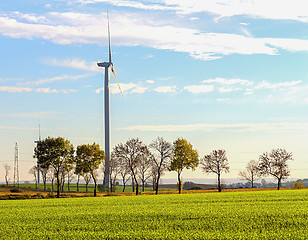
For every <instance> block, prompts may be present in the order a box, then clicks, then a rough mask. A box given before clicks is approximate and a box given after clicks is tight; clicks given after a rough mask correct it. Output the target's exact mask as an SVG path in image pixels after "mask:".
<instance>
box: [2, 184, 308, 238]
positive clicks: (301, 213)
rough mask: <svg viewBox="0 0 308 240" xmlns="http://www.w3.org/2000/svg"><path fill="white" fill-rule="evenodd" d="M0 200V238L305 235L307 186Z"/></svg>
mask: <svg viewBox="0 0 308 240" xmlns="http://www.w3.org/2000/svg"><path fill="white" fill-rule="evenodd" d="M0 202H1V204H0V222H1V224H0V239H104V238H108V239H116V238H118V239H136V238H137V239H307V238H308V190H307V189H305V190H283V191H251V192H248V191H247V192H222V193H199V194H183V195H176V194H168V195H158V196H155V195H141V196H122V197H97V198H90V197H88V198H69V199H65V198H64V199H31V200H5V201H4V200H3V201H0Z"/></svg>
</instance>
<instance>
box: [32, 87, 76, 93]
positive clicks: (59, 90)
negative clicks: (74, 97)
mask: <svg viewBox="0 0 308 240" xmlns="http://www.w3.org/2000/svg"><path fill="white" fill-rule="evenodd" d="M35 91H36V92H38V93H64V94H68V93H74V92H77V90H75V89H51V88H36V89H35Z"/></svg>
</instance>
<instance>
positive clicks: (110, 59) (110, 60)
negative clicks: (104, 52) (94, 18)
mask: <svg viewBox="0 0 308 240" xmlns="http://www.w3.org/2000/svg"><path fill="white" fill-rule="evenodd" d="M107 21H108V42H109V63H112V58H111V43H110V27H109V13H108V11H107Z"/></svg>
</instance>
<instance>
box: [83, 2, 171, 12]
mask: <svg viewBox="0 0 308 240" xmlns="http://www.w3.org/2000/svg"><path fill="white" fill-rule="evenodd" d="M77 2H80V3H83V4H90V3H91V4H93V3H109V4H112V5H114V6H117V7H132V8H138V9H143V10H172V9H173V8H171V7H168V6H162V5H159V4H157V3H156V4H155V3H153V1H152V2H151V1H148V3H141V2H138V1H131V0H128V1H127V0H126V1H125V0H77ZM149 3H150V4H149Z"/></svg>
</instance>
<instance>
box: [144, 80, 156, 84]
mask: <svg viewBox="0 0 308 240" xmlns="http://www.w3.org/2000/svg"><path fill="white" fill-rule="evenodd" d="M146 83H148V84H153V83H154V81H153V80H147V81H146Z"/></svg>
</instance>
